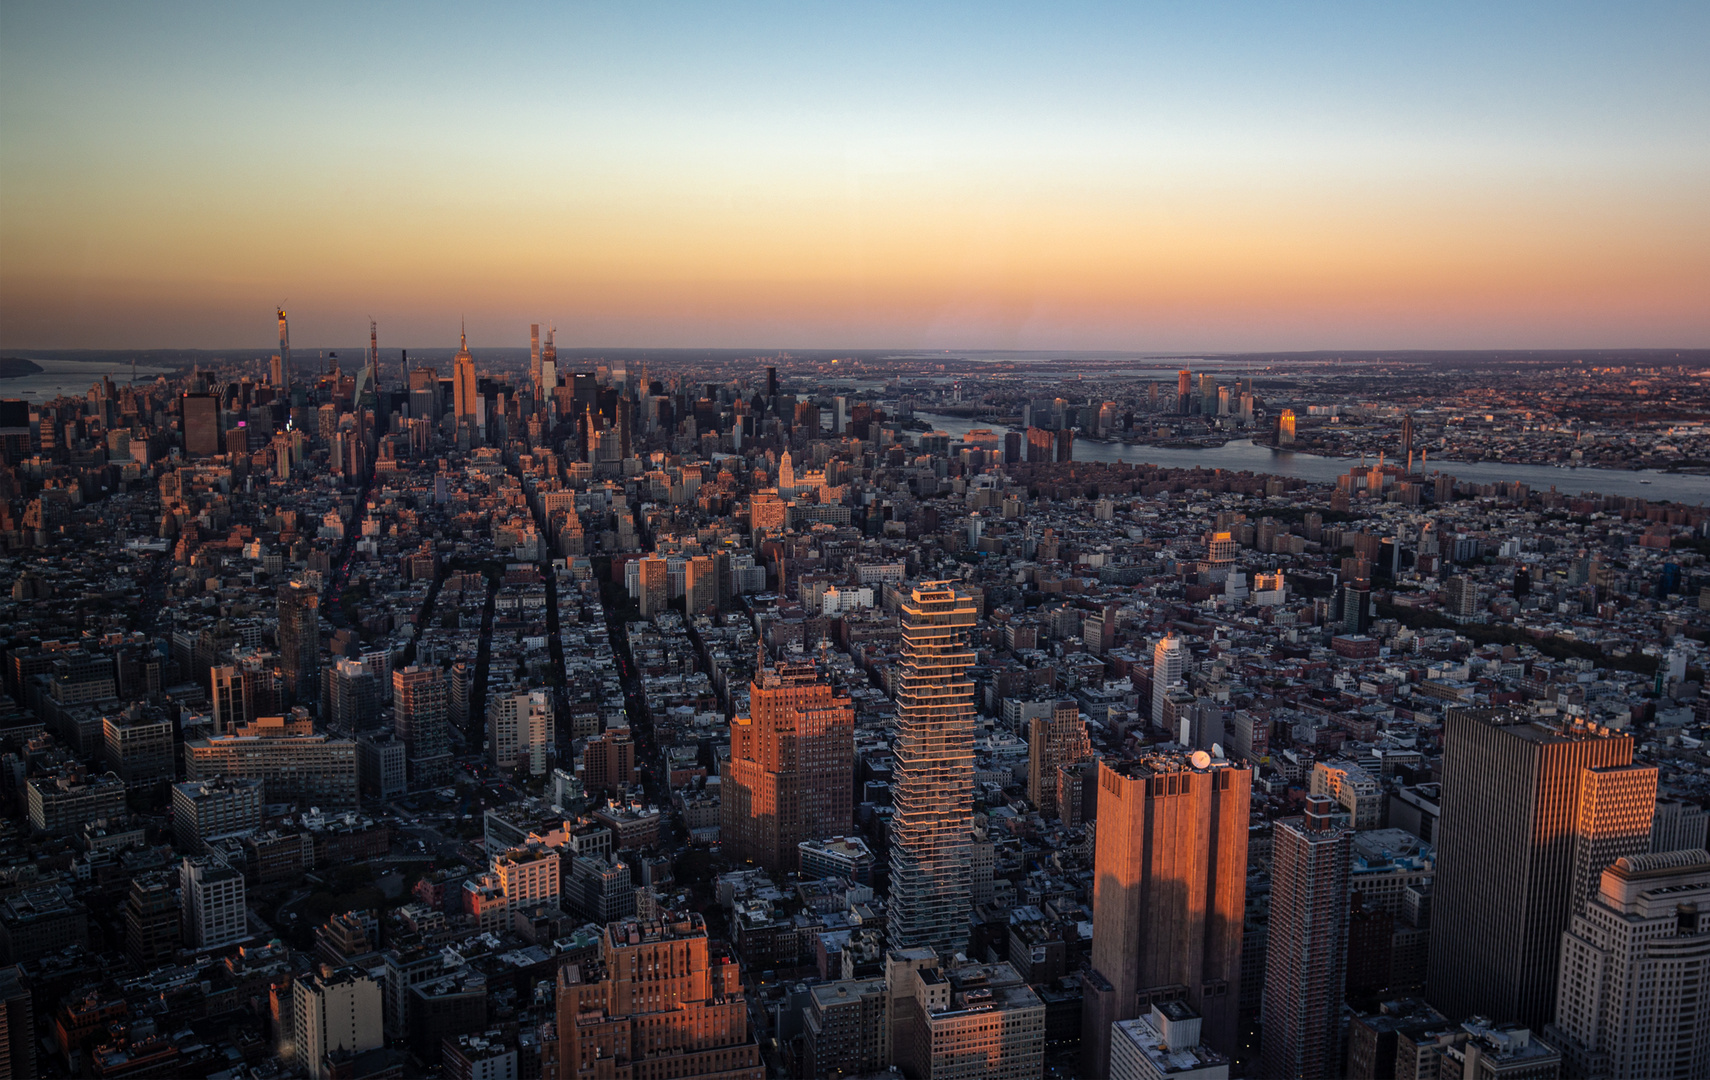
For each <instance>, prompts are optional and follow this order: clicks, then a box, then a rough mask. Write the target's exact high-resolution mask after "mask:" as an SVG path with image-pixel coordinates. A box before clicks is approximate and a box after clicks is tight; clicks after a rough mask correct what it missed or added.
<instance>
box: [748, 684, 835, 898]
mask: <svg viewBox="0 0 1710 1080" xmlns="http://www.w3.org/2000/svg"><path fill="white" fill-rule="evenodd" d="M748 706H749V715H748V716H739V717H737V718H736V719H735V720H733V721H731V724H730V764H729V766H728V767H727V769H726V772H725V774H724V776H723V778H722V786H723V790H722V793H721V795H720V805H719V837H720V842H721V843H722V845H723V848H724V853H725V854H726V855H727V856H729V857H731V858H733V859H736V860H737V861H751V862H753V863H755V864H756V865H759V866H763V867H765V868H766V869H768V870H775V871H792V870H795V869H797V853H796V845H797V844H799V843H801V842H802V841H803V840H823V839H826V838H828V837H833V836H842V835H844V834H845V833H847V832H848V831H849V829H850V824H851V820H852V814H853V810H854V805H853V790H854V786H855V704H854V702H853V701H852V700H851V699H850V697H849V695H848V694H843V693H839V692H838V691H836V690H835V689H833V688H832V686H831V685H830V684H829V683H827V682H826V681H825V680H824V679H822V678H821V677H820V675H819V672H818V670H817V669H815V667H814V666H813V665H812V664H811V663H780V664H776V665H772V666H767V665H766V664H765V663H762V664H761V666H760V667H759V669H758V670H756V671H755V673H754V682H753V684H752V685H751V686H750V687H749V691H748Z"/></svg>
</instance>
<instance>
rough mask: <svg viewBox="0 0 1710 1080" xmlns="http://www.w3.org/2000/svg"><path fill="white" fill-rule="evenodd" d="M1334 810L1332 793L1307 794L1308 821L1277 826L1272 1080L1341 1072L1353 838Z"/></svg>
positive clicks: (1267, 1048) (1269, 974)
mask: <svg viewBox="0 0 1710 1080" xmlns="http://www.w3.org/2000/svg"><path fill="white" fill-rule="evenodd" d="M1337 809H1338V806H1337V804H1336V802H1335V800H1333V799H1331V798H1330V797H1329V796H1328V795H1309V796H1307V799H1306V816H1305V817H1304V818H1297V819H1291V820H1286V821H1279V822H1277V823H1276V827H1275V832H1274V841H1275V847H1274V850H1273V853H1272V856H1271V921H1270V931H1269V936H1268V939H1267V941H1266V945H1265V993H1264V1012H1263V1022H1262V1024H1261V1030H1262V1031H1263V1042H1262V1045H1261V1048H1260V1060H1261V1061H1262V1062H1263V1068H1262V1070H1261V1072H1260V1075H1261V1076H1264V1077H1266V1078H1267V1080H1315V1078H1317V1077H1321V1076H1335V1075H1337V1074H1338V1072H1339V1070H1340V1069H1341V1066H1342V1055H1341V1053H1340V1049H1341V1026H1342V994H1343V987H1344V984H1345V983H1346V982H1347V975H1348V875H1349V864H1350V862H1351V858H1352V854H1353V837H1354V834H1353V832H1352V830H1350V829H1346V828H1343V827H1341V826H1339V825H1335V824H1333V823H1332V819H1331V815H1332V814H1334V813H1335V812H1336V810H1337Z"/></svg>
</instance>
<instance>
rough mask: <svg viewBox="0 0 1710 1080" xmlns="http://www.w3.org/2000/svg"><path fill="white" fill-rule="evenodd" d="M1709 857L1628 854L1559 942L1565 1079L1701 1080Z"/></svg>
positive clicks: (1708, 961)
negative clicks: (1695, 1079) (1686, 1079)
mask: <svg viewBox="0 0 1710 1080" xmlns="http://www.w3.org/2000/svg"><path fill="white" fill-rule="evenodd" d="M1706 912H1710V852H1706V851H1704V850H1703V849H1702V848H1700V849H1697V850H1690V851H1671V852H1661V853H1657V854H1646V855H1631V856H1627V857H1625V858H1620V859H1617V860H1615V863H1614V865H1612V866H1610V867H1608V868H1607V869H1605V870H1604V871H1603V872H1602V873H1601V874H1600V875H1598V888H1597V891H1596V892H1595V893H1594V894H1593V895H1592V897H1591V898H1590V899H1589V900H1588V901H1587V902H1586V904H1585V905H1584V906H1583V907H1582V908H1581V909H1580V910H1579V911H1576V912H1575V913H1574V917H1573V921H1572V922H1571V923H1570V924H1569V926H1568V930H1567V933H1565V934H1563V935H1562V951H1561V975H1560V977H1559V979H1558V981H1557V984H1556V985H1557V990H1556V1022H1555V1025H1554V1026H1553V1027H1551V1028H1550V1029H1549V1030H1548V1031H1547V1032H1546V1033H1545V1037H1546V1038H1548V1039H1549V1040H1550V1041H1551V1042H1552V1043H1554V1044H1555V1045H1557V1046H1559V1047H1560V1048H1561V1051H1562V1057H1563V1063H1564V1064H1565V1065H1566V1066H1567V1069H1566V1070H1564V1072H1563V1075H1564V1076H1608V1077H1622V1078H1626V1077H1651V1076H1703V1075H1705V1073H1706V1072H1707V1071H1710V1023H1706V1022H1705V1020H1706V1012H1707V1007H1706V1005H1705V1004H1704V1003H1703V1002H1704V998H1703V996H1702V994H1701V993H1700V990H1699V988H1700V987H1701V986H1703V985H1704V979H1705V978H1706V977H1710V916H1707V915H1706V914H1705V913H1706Z"/></svg>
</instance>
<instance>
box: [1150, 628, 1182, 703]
mask: <svg viewBox="0 0 1710 1080" xmlns="http://www.w3.org/2000/svg"><path fill="white" fill-rule="evenodd" d="M1186 670H1187V647H1186V646H1185V645H1183V644H1182V639H1181V638H1179V637H1177V636H1176V632H1175V631H1174V630H1171V631H1170V632H1169V633H1167V634H1165V635H1164V636H1163V637H1162V638H1161V639H1159V641H1158V644H1157V645H1155V646H1153V647H1152V726H1153V727H1162V726H1163V725H1164V709H1165V705H1166V703H1167V702H1168V701H1169V698H1170V691H1171V690H1173V689H1174V688H1175V686H1176V684H1177V683H1180V682H1181V681H1182V675H1183V673H1185V672H1186Z"/></svg>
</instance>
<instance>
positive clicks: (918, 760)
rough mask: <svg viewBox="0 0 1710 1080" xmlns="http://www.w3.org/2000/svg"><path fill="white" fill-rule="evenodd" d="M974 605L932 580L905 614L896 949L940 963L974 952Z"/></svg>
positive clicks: (891, 929) (895, 852) (895, 849)
mask: <svg viewBox="0 0 1710 1080" xmlns="http://www.w3.org/2000/svg"><path fill="white" fill-rule="evenodd" d="M976 618H977V613H976V611H975V610H974V602H973V600H971V599H970V598H969V597H968V596H967V595H966V594H965V593H961V592H958V591H957V590H956V589H955V588H954V587H953V585H952V583H950V582H948V581H929V582H923V583H921V584H919V585H917V586H915V587H914V589H913V590H912V592H911V594H910V596H909V598H908V599H907V600H906V601H904V602H903V606H902V635H903V656H902V686H901V688H900V689H899V690H898V691H897V705H898V706H899V712H898V717H897V771H896V780H895V787H894V789H893V800H892V801H893V803H894V805H895V807H896V813H895V815H894V816H893V817H892V818H891V903H890V912H889V925H888V937H889V946H890V947H891V948H893V949H906V948H913V947H918V946H925V947H928V948H932V949H935V950H937V951H938V953H939V955H940V956H943V955H948V954H950V953H954V952H958V951H960V950H963V949H965V948H967V945H968V913H969V911H970V910H971V907H972V872H971V868H970V865H969V861H968V853H969V843H970V841H971V839H972V835H973V822H974V684H973V681H972V680H970V679H969V678H968V677H967V671H968V668H969V667H971V666H972V665H973V663H974V651H973V649H972V648H971V647H970V646H969V644H968V632H969V630H970V629H972V627H973V626H974V622H975V620H976Z"/></svg>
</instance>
